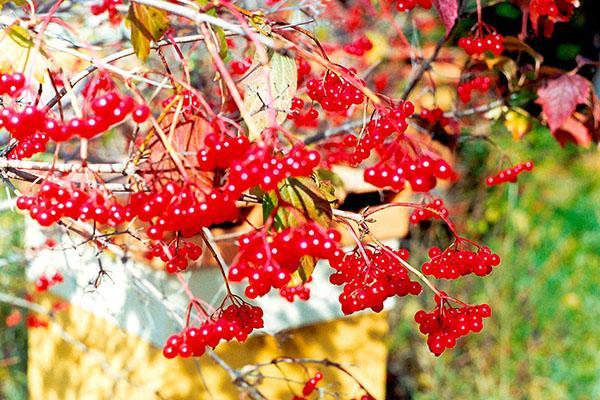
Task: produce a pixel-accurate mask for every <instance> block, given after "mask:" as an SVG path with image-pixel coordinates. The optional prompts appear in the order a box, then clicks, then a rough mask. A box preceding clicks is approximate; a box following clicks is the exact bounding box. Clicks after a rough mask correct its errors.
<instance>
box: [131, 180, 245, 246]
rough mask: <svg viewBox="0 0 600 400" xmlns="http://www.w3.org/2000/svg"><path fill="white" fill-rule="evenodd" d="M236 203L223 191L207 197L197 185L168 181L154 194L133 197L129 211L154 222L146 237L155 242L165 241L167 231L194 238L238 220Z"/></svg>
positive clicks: (145, 220)
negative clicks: (210, 229) (163, 239)
mask: <svg viewBox="0 0 600 400" xmlns="http://www.w3.org/2000/svg"><path fill="white" fill-rule="evenodd" d="M236 200H237V197H232V196H230V195H229V194H227V193H224V192H223V191H221V190H220V189H212V190H211V191H210V192H209V193H208V194H205V193H204V192H203V191H201V190H199V189H198V188H196V187H195V186H194V185H189V184H188V185H181V184H179V183H177V182H168V183H166V184H164V185H163V186H162V187H161V188H158V189H154V190H152V191H150V192H137V193H134V194H133V195H131V197H130V199H129V204H128V206H127V212H128V214H131V215H136V216H138V217H139V219H140V220H141V221H143V222H149V223H150V225H149V226H148V228H147V229H146V235H148V238H150V239H152V240H162V238H163V236H164V234H165V232H180V233H181V236H183V237H190V236H194V235H195V234H197V233H199V232H200V230H201V229H202V228H203V227H206V226H210V225H212V224H218V223H222V222H226V221H233V220H234V219H236V218H237V215H238V210H237V207H236V206H235V202H236Z"/></svg>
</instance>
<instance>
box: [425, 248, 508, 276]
mask: <svg viewBox="0 0 600 400" xmlns="http://www.w3.org/2000/svg"><path fill="white" fill-rule="evenodd" d="M458 247H459V246H458V244H457V245H455V246H450V247H448V248H447V249H446V250H444V251H442V250H441V249H440V248H439V247H432V248H431V249H429V258H430V260H429V261H428V262H425V263H423V265H422V266H421V269H422V270H423V273H424V274H425V275H432V276H434V277H436V278H437V279H456V278H459V277H461V276H464V275H468V274H471V273H473V274H475V275H478V276H485V275H488V274H490V273H491V272H492V269H493V267H497V266H498V265H500V256H498V254H495V253H492V251H491V250H490V248H489V247H486V246H482V247H479V249H478V250H477V252H474V251H470V250H460V249H459V248H458Z"/></svg>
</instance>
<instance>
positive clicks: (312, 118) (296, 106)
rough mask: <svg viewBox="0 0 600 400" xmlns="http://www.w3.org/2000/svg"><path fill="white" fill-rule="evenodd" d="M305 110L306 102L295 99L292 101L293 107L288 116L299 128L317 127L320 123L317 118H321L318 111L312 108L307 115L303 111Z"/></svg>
mask: <svg viewBox="0 0 600 400" xmlns="http://www.w3.org/2000/svg"><path fill="white" fill-rule="evenodd" d="M303 108H304V100H302V99H300V98H298V97H294V98H293V99H292V107H291V110H290V113H289V114H288V118H289V119H291V120H293V121H294V123H295V124H296V126H297V127H302V126H306V127H309V128H314V127H316V126H317V123H318V120H317V118H319V112H318V111H317V109H316V108H314V107H310V108H309V109H308V110H307V111H306V112H305V113H302V112H301V111H302V109H303Z"/></svg>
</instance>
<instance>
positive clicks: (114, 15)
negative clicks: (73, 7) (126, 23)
mask: <svg viewBox="0 0 600 400" xmlns="http://www.w3.org/2000/svg"><path fill="white" fill-rule="evenodd" d="M119 4H123V0H102V3H101V4H93V5H92V7H90V11H91V12H92V14H94V15H100V14H102V13H103V12H107V13H108V19H109V20H110V22H112V23H113V24H118V23H119V22H121V20H122V19H123V17H122V16H121V14H120V13H119V10H117V6H118V5H119Z"/></svg>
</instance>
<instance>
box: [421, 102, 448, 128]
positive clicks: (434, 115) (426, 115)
mask: <svg viewBox="0 0 600 400" xmlns="http://www.w3.org/2000/svg"><path fill="white" fill-rule="evenodd" d="M419 117H420V118H421V119H422V120H425V121H427V122H428V123H429V125H431V126H433V125H436V124H439V125H440V126H441V127H442V128H443V127H445V126H447V125H448V124H449V123H450V119H448V118H447V117H444V111H443V110H442V109H441V108H439V107H436V108H431V109H429V108H424V109H422V110H421V113H420V114H419Z"/></svg>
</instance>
